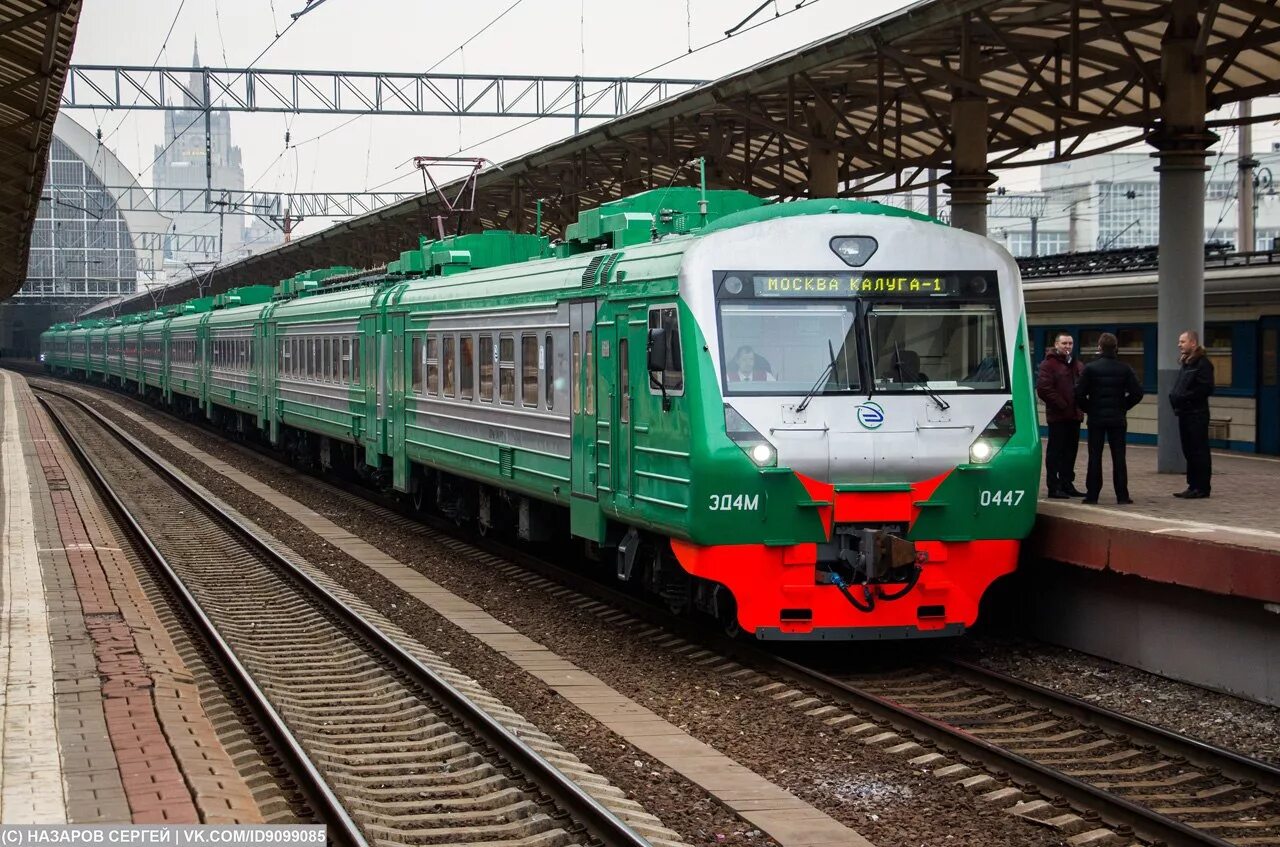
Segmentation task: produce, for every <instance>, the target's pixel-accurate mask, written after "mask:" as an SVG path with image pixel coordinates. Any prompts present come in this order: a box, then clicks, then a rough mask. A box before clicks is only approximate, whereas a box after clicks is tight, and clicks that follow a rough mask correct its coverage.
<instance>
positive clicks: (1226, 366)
mask: <svg viewBox="0 0 1280 847" xmlns="http://www.w3.org/2000/svg"><path fill="white" fill-rule="evenodd" d="M1231 340H1232V339H1231V324H1216V325H1210V326H1206V327H1205V328H1204V350H1205V353H1206V354H1207V355H1208V356H1209V361H1210V362H1212V363H1213V381H1214V383H1216V384H1217V386H1218V387H1219V388H1230V387H1231V378H1232V376H1233V375H1232V373H1231Z"/></svg>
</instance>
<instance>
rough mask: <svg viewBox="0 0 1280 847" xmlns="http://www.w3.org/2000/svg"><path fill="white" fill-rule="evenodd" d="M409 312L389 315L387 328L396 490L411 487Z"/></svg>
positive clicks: (390, 441) (389, 432) (389, 426)
mask: <svg viewBox="0 0 1280 847" xmlns="http://www.w3.org/2000/svg"><path fill="white" fill-rule="evenodd" d="M405 321H406V315H405V313H404V312H398V313H396V314H392V315H387V331H388V333H389V334H390V336H391V337H390V339H389V344H390V345H391V371H392V373H391V386H390V388H391V392H390V397H389V398H388V400H389V402H388V404H387V416H388V418H389V420H388V421H387V453H389V454H390V455H391V477H392V479H391V483H392V485H394V486H395V489H396V491H408V490H409V456H408V454H407V453H406V452H405V447H404V437H405V403H404V395H405V386H406V385H407V384H408V382H409V377H408V375H407V373H406V371H407V370H408V368H409V349H411V347H412V345H409V344H406V343H405V337H404V330H405Z"/></svg>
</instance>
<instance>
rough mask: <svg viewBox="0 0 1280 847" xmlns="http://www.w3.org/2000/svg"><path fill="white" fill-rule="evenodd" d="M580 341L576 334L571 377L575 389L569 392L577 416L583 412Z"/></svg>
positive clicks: (574, 335)
mask: <svg viewBox="0 0 1280 847" xmlns="http://www.w3.org/2000/svg"><path fill="white" fill-rule="evenodd" d="M579 341H580V337H579V334H578V333H576V332H575V333H574V334H573V345H572V347H573V350H572V355H573V367H572V369H571V373H570V375H569V378H570V379H572V380H573V387H572V388H571V389H570V390H569V393H570V394H571V395H572V397H573V402H571V403H570V404H569V405H570V406H571V407H572V408H573V413H574V414H575V415H576V414H578V413H580V412H581V411H582V380H581V379H580V378H579V377H580V375H581V374H582V348H581V346H580V345H579V343H578V342H579Z"/></svg>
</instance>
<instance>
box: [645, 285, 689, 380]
mask: <svg viewBox="0 0 1280 847" xmlns="http://www.w3.org/2000/svg"><path fill="white" fill-rule="evenodd" d="M659 328H660V329H662V330H663V344H664V345H665V346H666V348H667V361H668V362H670V363H671V366H670V367H669V368H667V370H665V371H663V382H664V383H665V387H666V390H667V391H668V392H681V391H683V390H684V362H683V361H681V358H680V319H679V316H678V315H677V314H676V307H675V306H663V307H661V308H657V309H650V310H649V329H651V330H653V329H659ZM661 388H662V386H660V385H658V382H657V376H656V374H653V373H651V374H650V375H649V389H650V391H652V392H653V393H655V394H656V393H658V392H659V391H660V389H661Z"/></svg>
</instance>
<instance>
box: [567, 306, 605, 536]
mask: <svg viewBox="0 0 1280 847" xmlns="http://www.w3.org/2000/svg"><path fill="white" fill-rule="evenodd" d="M569 357H570V363H571V364H570V379H571V382H570V386H569V388H570V391H569V414H570V417H571V418H572V426H571V430H570V431H571V435H572V438H571V448H570V460H569V464H570V477H571V493H572V497H571V498H570V502H569V523H570V526H571V528H572V530H573V533H574V534H575V535H580V536H582V537H584V538H589V539H591V540H593V541H601V540H603V537H604V521H603V517H602V516H601V514H600V506H599V502H598V493H597V491H598V488H597V486H598V485H599V477H598V473H599V465H598V462H599V457H598V450H599V448H598V445H597V444H596V441H597V435H598V433H597V426H596V304H595V301H593V300H589V301H580V302H577V303H570V304H569ZM606 461H607V460H606Z"/></svg>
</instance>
